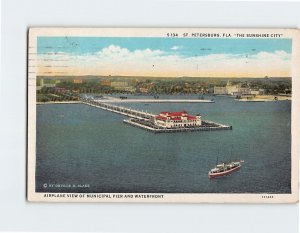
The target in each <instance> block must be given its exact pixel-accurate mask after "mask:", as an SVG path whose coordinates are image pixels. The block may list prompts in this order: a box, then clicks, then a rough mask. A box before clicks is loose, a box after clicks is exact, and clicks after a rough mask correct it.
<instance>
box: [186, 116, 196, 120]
mask: <svg viewBox="0 0 300 233" xmlns="http://www.w3.org/2000/svg"><path fill="white" fill-rule="evenodd" d="M187 119H188V120H196V119H197V118H196V117H194V116H188V117H187Z"/></svg>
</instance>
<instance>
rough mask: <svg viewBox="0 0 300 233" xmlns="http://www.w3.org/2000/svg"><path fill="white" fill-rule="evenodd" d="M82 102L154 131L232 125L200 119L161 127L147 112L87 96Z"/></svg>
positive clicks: (220, 128)
mask: <svg viewBox="0 0 300 233" xmlns="http://www.w3.org/2000/svg"><path fill="white" fill-rule="evenodd" d="M81 101H82V103H84V104H87V105H89V106H92V107H96V108H100V109H103V110H107V111H110V112H114V113H118V114H121V115H124V116H127V117H129V119H126V120H124V121H123V122H124V123H126V124H130V125H132V126H135V127H138V128H142V129H145V130H148V131H151V132H154V133H175V132H191V131H212V130H224V129H225V130H226V129H227V130H228V129H229V130H231V129H232V126H228V125H223V124H219V123H216V122H212V121H207V120H206V121H204V120H203V121H202V125H201V126H197V127H196V126H194V127H185V128H183V127H180V128H170V129H169V128H163V127H160V126H157V125H156V124H154V123H153V120H152V119H153V118H154V117H155V114H153V113H148V112H144V111H140V110H136V109H132V108H128V107H123V106H117V105H114V104H111V103H107V102H103V101H97V100H94V99H89V98H82V99H81Z"/></svg>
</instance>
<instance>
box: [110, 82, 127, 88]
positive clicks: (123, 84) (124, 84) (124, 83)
mask: <svg viewBox="0 0 300 233" xmlns="http://www.w3.org/2000/svg"><path fill="white" fill-rule="evenodd" d="M111 86H112V87H128V82H123V81H115V82H111Z"/></svg>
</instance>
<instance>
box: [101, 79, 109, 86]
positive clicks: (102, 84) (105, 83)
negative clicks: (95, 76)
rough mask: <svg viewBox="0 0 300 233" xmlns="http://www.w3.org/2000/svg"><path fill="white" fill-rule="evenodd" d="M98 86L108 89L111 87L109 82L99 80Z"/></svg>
mask: <svg viewBox="0 0 300 233" xmlns="http://www.w3.org/2000/svg"><path fill="white" fill-rule="evenodd" d="M100 85H101V86H107V87H110V86H111V82H110V81H107V80H101V81H100Z"/></svg>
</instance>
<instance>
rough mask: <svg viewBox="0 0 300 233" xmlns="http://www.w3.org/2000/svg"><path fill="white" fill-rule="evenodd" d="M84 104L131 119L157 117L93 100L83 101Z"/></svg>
mask: <svg viewBox="0 0 300 233" xmlns="http://www.w3.org/2000/svg"><path fill="white" fill-rule="evenodd" d="M82 102H83V103H84V104H87V105H90V106H93V107H96V108H101V109H104V110H107V111H110V112H114V113H118V114H121V115H124V116H127V117H131V118H137V119H151V117H154V116H155V115H154V114H152V113H148V112H144V111H140V110H136V109H132V108H127V107H123V106H117V105H114V104H110V103H106V102H99V101H95V100H91V99H82Z"/></svg>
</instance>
